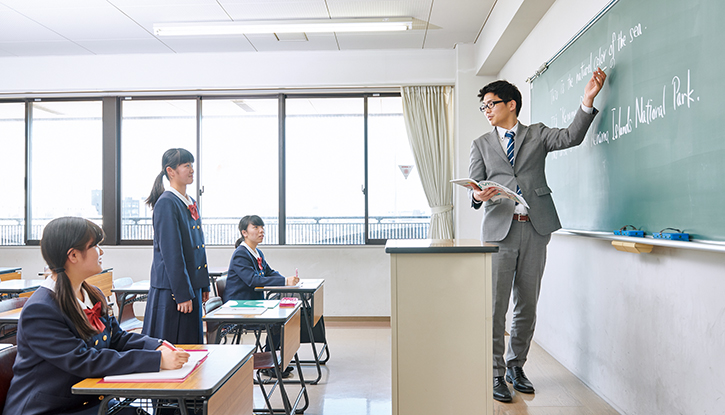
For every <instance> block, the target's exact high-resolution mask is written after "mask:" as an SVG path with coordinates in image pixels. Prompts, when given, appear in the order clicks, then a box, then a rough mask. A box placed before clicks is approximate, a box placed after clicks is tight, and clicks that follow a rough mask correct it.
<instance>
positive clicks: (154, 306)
mask: <svg viewBox="0 0 725 415" xmlns="http://www.w3.org/2000/svg"><path fill="white" fill-rule="evenodd" d="M190 205H193V210H194V211H195V210H196V202H194V200H193V199H191V198H188V199H186V198H184V196H182V195H181V194H179V192H177V191H176V190H175V189H171V190H167V191H165V192H164V193H162V194H161V196H160V197H159V199H158V200H157V201H156V204H155V205H154V213H153V223H154V257H153V263H152V265H151V281H150V288H149V294H148V299H147V302H146V312H145V314H144V325H143V331H142V332H143V334H146V335H149V336H152V337H156V338H160V339H165V340H168V341H170V342H172V343H180V344H201V343H203V330H202V322H201V313H202V304H201V293H202V292H207V291H209V269H208V268H207V261H206V249H205V246H204V233H203V231H202V229H201V218H200V217H199V216H198V213H197V214H196V215H195V216H196V217H195V218H194V217H192V215H194V213H192V209H190V208H189V207H188V206H190ZM189 300H193V311H192V312H191V313H181V312H179V311H178V310H177V308H176V306H177V304H181V303H184V302H186V301H189Z"/></svg>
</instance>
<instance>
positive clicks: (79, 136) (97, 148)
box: [28, 101, 103, 239]
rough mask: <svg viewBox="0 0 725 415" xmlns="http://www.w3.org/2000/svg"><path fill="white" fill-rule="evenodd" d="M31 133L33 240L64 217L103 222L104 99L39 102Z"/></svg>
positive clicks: (36, 103)
mask: <svg viewBox="0 0 725 415" xmlns="http://www.w3.org/2000/svg"><path fill="white" fill-rule="evenodd" d="M32 105H33V119H32V124H31V127H32V130H31V136H30V177H29V180H28V181H29V183H30V185H29V189H30V212H31V215H30V216H31V218H30V227H31V229H30V237H29V238H30V239H40V238H41V236H42V234H43V228H44V227H45V225H46V224H47V223H48V222H49V221H50V220H51V219H53V218H56V217H59V216H82V217H84V218H86V219H90V220H92V221H94V222H96V223H98V224H99V225H101V224H102V221H101V215H102V213H103V211H102V205H101V201H102V199H103V198H102V193H101V189H102V170H101V169H102V144H103V127H102V122H101V115H102V111H103V104H102V103H101V101H76V102H53V101H46V102H34V103H33V104H32Z"/></svg>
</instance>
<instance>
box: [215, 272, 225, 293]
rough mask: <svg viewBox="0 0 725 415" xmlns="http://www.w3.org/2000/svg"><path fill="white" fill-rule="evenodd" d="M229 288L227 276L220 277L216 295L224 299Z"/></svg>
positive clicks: (217, 281) (217, 282)
mask: <svg viewBox="0 0 725 415" xmlns="http://www.w3.org/2000/svg"><path fill="white" fill-rule="evenodd" d="M225 288H227V276H226V275H225V276H223V277H219V278H217V280H216V293H217V295H219V297H221V298H224V289H225Z"/></svg>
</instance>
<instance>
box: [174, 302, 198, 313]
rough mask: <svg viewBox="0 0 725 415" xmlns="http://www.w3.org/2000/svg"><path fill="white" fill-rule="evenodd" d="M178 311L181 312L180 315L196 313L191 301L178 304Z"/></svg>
mask: <svg viewBox="0 0 725 415" xmlns="http://www.w3.org/2000/svg"><path fill="white" fill-rule="evenodd" d="M176 309H177V310H179V312H180V313H184V314H189V313H191V312H192V311H194V304H193V303H192V301H191V300H189V301H185V302H183V303H181V304H177V305H176Z"/></svg>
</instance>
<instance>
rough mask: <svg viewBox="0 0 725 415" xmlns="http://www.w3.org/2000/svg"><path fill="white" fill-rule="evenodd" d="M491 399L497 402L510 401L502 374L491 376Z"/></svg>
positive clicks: (509, 392) (509, 394)
mask: <svg viewBox="0 0 725 415" xmlns="http://www.w3.org/2000/svg"><path fill="white" fill-rule="evenodd" d="M493 399H495V400H497V401H499V402H511V391H509V387H508V385H506V381H505V380H503V376H494V377H493Z"/></svg>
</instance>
